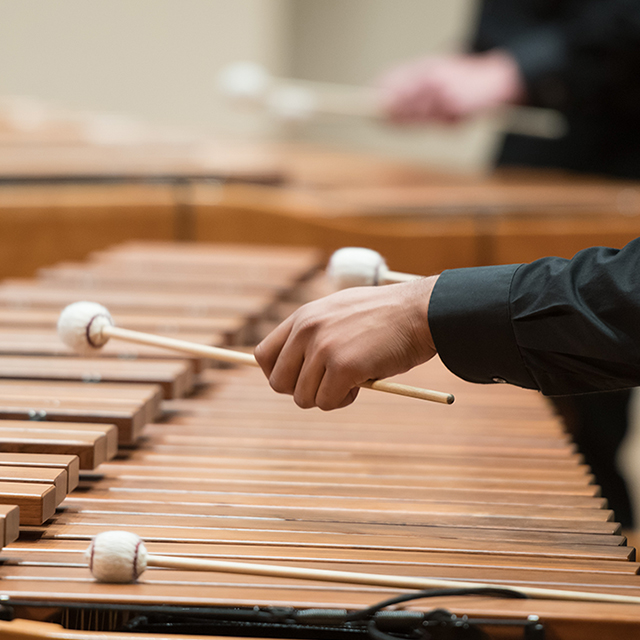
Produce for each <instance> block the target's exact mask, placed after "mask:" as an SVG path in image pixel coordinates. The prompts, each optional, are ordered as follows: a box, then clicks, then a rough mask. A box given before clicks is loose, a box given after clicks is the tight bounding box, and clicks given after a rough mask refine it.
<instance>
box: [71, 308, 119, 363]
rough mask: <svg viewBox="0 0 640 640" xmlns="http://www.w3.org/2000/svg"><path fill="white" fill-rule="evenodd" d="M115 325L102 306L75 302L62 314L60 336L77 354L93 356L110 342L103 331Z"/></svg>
mask: <svg viewBox="0 0 640 640" xmlns="http://www.w3.org/2000/svg"><path fill="white" fill-rule="evenodd" d="M113 325H114V322H113V318H112V317H111V314H110V313H109V311H107V309H106V308H105V307H103V306H102V305H101V304H98V303H97V302H74V303H73V304H70V305H69V306H68V307H65V308H64V309H63V310H62V313H61V314H60V318H59V319H58V336H59V337H60V339H61V340H62V342H64V343H65V344H66V345H67V346H68V347H71V348H72V349H73V350H74V351H75V352H76V353H80V354H82V355H92V354H95V353H96V352H97V351H98V350H99V349H101V348H102V347H103V346H104V345H105V344H106V343H107V341H108V340H109V338H107V337H105V336H103V335H102V329H103V328H104V327H105V326H113Z"/></svg>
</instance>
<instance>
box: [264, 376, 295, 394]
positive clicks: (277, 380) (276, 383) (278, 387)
mask: <svg viewBox="0 0 640 640" xmlns="http://www.w3.org/2000/svg"><path fill="white" fill-rule="evenodd" d="M269 384H270V385H271V388H272V389H273V390H274V391H275V392H276V393H289V394H290V393H292V392H293V389H292V388H291V387H290V385H288V384H287V382H286V381H285V380H283V379H282V378H281V377H280V376H275V375H271V376H269Z"/></svg>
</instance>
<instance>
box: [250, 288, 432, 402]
mask: <svg viewBox="0 0 640 640" xmlns="http://www.w3.org/2000/svg"><path fill="white" fill-rule="evenodd" d="M436 280H437V276H432V277H429V278H423V279H420V280H415V281H411V282H405V283H402V284H393V285H388V286H384V287H357V288H354V289H346V290H344V291H339V292H338V293H334V294H332V295H329V296H327V297H325V298H321V299H320V300H316V301H314V302H311V303H309V304H306V305H304V306H303V307H301V308H300V309H298V310H297V311H296V312H294V313H293V314H292V315H291V316H289V318H287V319H286V320H285V321H284V322H283V323H282V324H280V325H279V326H278V327H276V329H274V330H273V331H272V332H271V333H270V334H269V335H268V336H267V337H266V338H265V339H264V340H263V341H262V342H261V343H260V344H259V345H258V346H257V347H256V350H255V357H256V360H257V361H258V363H259V365H260V366H261V367H262V370H263V371H264V373H265V375H266V376H267V378H268V379H269V383H270V384H271V386H272V387H273V389H274V390H275V391H277V392H279V393H287V394H290V395H292V396H293V399H294V401H295V403H296V404H297V405H298V406H300V407H302V408H303V409H308V408H311V407H319V408H320V409H322V410H325V411H329V410H332V409H338V408H341V407H346V406H347V405H349V404H351V403H352V402H353V401H354V400H355V399H356V396H357V395H358V391H359V388H358V385H360V384H362V383H363V382H366V381H367V380H377V379H382V378H388V377H391V376H394V375H396V374H399V373H403V372H405V371H408V370H409V369H411V368H412V367H415V366H416V365H418V364H421V363H423V362H426V361H428V360H430V359H431V358H433V356H434V355H436V349H435V346H434V344H433V339H432V337H431V331H430V330H429V320H428V309H429V300H430V298H431V292H432V291H433V287H434V285H435V283H436Z"/></svg>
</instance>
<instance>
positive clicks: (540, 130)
mask: <svg viewBox="0 0 640 640" xmlns="http://www.w3.org/2000/svg"><path fill="white" fill-rule="evenodd" d="M218 87H219V89H220V91H221V92H222V93H223V94H224V95H225V96H227V97H228V98H230V99H232V100H235V101H236V102H240V103H244V104H247V105H251V106H254V107H260V108H264V109H266V110H267V112H268V113H270V114H271V115H273V116H274V117H276V118H278V119H280V120H282V121H283V122H289V123H301V122H308V121H311V120H313V119H316V118H318V117H319V116H323V115H329V116H347V117H357V118H367V119H371V120H383V119H384V114H383V113H382V111H381V109H380V107H379V105H378V103H377V100H376V95H375V91H374V90H373V89H372V88H370V87H362V86H357V85H347V84H339V83H331V82H315V81H311V80H299V79H296V78H279V77H275V76H272V75H271V74H270V73H269V72H268V71H267V69H265V68H264V67H263V66H261V65H259V64H257V63H254V62H235V63H233V64H230V65H228V66H227V67H225V68H224V69H223V70H222V71H221V73H220V74H219V76H218ZM498 115H499V117H500V128H501V129H502V130H503V131H509V132H511V133H516V134H522V135H528V136H534V137H540V138H552V139H553V138H561V137H562V136H564V135H565V133H566V130H567V124H566V121H565V119H564V117H563V116H562V114H560V113H559V112H557V111H553V110H551V109H541V108H538V107H525V106H511V107H504V108H502V109H501V110H500V112H499V114H498Z"/></svg>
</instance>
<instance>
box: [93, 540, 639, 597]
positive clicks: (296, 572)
mask: <svg viewBox="0 0 640 640" xmlns="http://www.w3.org/2000/svg"><path fill="white" fill-rule="evenodd" d="M86 557H87V561H88V563H89V569H90V571H91V573H92V574H93V576H94V578H95V579H96V580H98V581H99V582H118V583H128V582H135V581H136V580H137V579H138V578H139V577H140V575H142V573H143V572H144V571H145V569H146V568H147V567H162V568H165V569H182V570H187V571H219V572H221V573H241V574H245V575H253V576H268V577H272V578H294V579H300V580H319V581H325V582H344V583H349V584H365V585H373V586H379V587H391V588H394V589H396V588H397V589H419V590H421V589H467V588H482V587H486V588H492V589H495V588H512V589H515V590H516V591H519V592H520V593H523V594H525V595H527V596H529V597H530V598H539V599H544V600H584V601H589V602H618V603H623V604H640V597H637V596H624V595H617V594H609V593H588V592H583V591H565V590H560V589H539V588H535V587H526V586H520V585H517V586H512V587H510V586H509V585H501V584H500V585H498V584H491V583H482V582H464V581H460V580H439V579H435V578H422V577H420V578H416V577H412V576H394V575H385V574H376V573H358V572H355V571H330V570H326V569H307V568H304V567H287V566H281V565H268V564H253V563H244V562H227V561H224V560H204V559H201V558H179V557H174V556H160V555H151V554H149V553H148V552H147V549H146V547H145V546H144V543H143V541H142V539H141V538H140V537H139V536H137V535H136V534H134V533H130V532H128V531H105V532H103V533H99V534H98V535H96V536H95V537H94V538H93V540H92V541H91V544H90V545H89V548H88V549H87V551H86Z"/></svg>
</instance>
